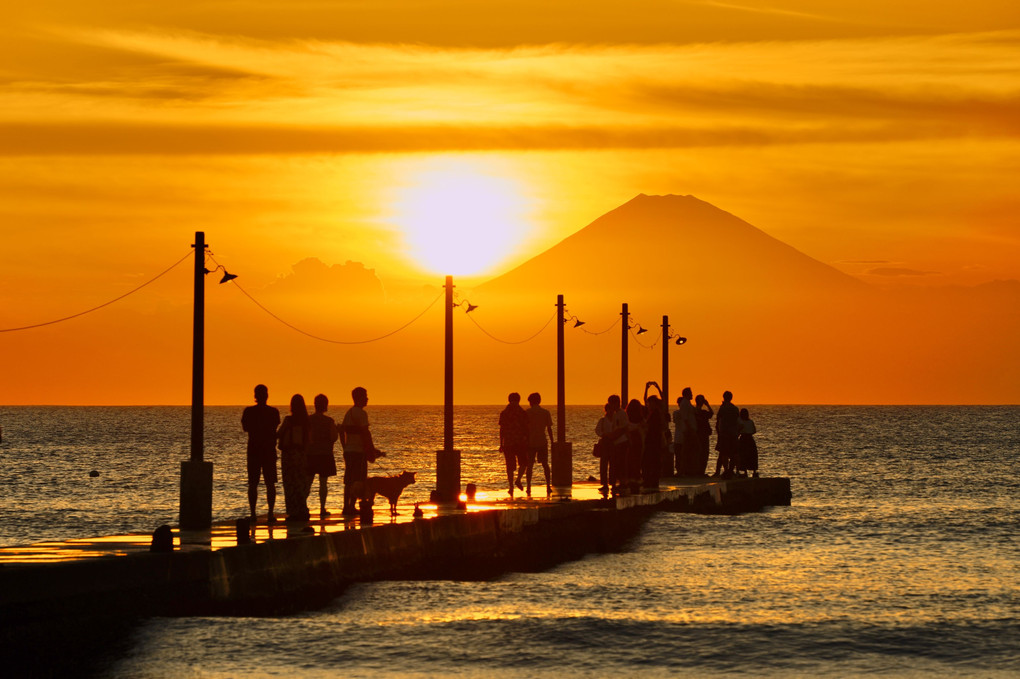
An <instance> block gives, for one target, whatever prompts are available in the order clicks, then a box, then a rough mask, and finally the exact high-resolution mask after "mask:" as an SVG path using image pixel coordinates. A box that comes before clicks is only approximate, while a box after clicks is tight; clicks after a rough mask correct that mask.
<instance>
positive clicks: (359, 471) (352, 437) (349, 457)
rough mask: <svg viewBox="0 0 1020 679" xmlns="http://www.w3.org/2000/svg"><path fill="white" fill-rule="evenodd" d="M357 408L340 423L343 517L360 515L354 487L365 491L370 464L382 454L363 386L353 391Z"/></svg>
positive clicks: (366, 393)
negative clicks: (369, 414)
mask: <svg viewBox="0 0 1020 679" xmlns="http://www.w3.org/2000/svg"><path fill="white" fill-rule="evenodd" d="M351 399H352V400H353V401H354V406H353V407H352V408H351V409H350V410H348V411H347V413H346V414H345V415H344V419H343V422H342V423H341V424H340V444H341V445H342V446H343V448H344V506H343V510H342V512H343V514H344V515H346V516H350V515H352V514H357V513H358V507H357V503H358V497H357V493H356V490H355V484H361V485H360V486H359V487H361V488H364V484H365V483H366V481H367V479H368V463H369V462H375V460H376V459H377V458H379V457H382V455H383V453H382V451H380V450H379V449H378V448H376V447H375V444H374V443H373V442H372V433H371V432H370V431H369V429H368V413H366V412H365V406H367V405H368V391H367V390H366V389H365V388H364V387H355V388H354V389H353V390H352V391H351Z"/></svg>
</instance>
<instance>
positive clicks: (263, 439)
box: [241, 384, 280, 523]
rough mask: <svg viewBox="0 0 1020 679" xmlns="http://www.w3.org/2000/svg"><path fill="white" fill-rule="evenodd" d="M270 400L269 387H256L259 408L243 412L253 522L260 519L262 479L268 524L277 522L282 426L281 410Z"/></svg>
mask: <svg viewBox="0 0 1020 679" xmlns="http://www.w3.org/2000/svg"><path fill="white" fill-rule="evenodd" d="M268 400H269V389H268V388H267V387H266V385H264V384H259V385H256V386H255V405H253V406H248V407H247V408H245V409H244V412H243V413H241V428H242V429H243V430H244V431H246V432H248V456H247V457H248V507H249V508H250V509H251V521H252V523H255V517H256V516H257V514H256V508H257V505H258V500H259V478H260V477H261V478H262V479H264V480H265V484H266V501H267V503H268V504H269V514H268V521H269V523H275V522H276V515H275V514H274V513H273V507H274V506H275V505H276V428H277V427H279V426H280V411H279V410H277V409H276V408H274V407H272V406H270V405H266V401H268Z"/></svg>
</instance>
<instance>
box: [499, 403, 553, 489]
mask: <svg viewBox="0 0 1020 679" xmlns="http://www.w3.org/2000/svg"><path fill="white" fill-rule="evenodd" d="M507 401H508V403H507V406H506V408H504V409H503V412H501V413H500V414H499V451H500V452H501V453H503V459H504V460H505V462H506V481H507V488H508V489H509V491H510V497H511V498H513V496H514V486H516V487H517V488H518V490H525V487H524V486H523V485H522V484H521V477H522V476H523V477H526V479H527V484H528V485H527V489H526V492H527V495H528V497H531V472H532V468H533V467H534V466H535V461H536V460H537V461H538V462H539V463H540V464H541V465H542V469H543V471H545V492H546V495H547V496H550V497H551V496H552V485H551V483H550V476H549V445H548V444H549V443H552V441H553V433H552V414H551V413H550V412H549V411H548V410H546V409H545V408H543V407H542V406H540V405H539V404H540V403H541V402H542V397H541V395H539V394H538V393H537V392H536V393H533V394H530V395H529V396H528V403H529V404H530V407H529V408H528V409H527V410H525V409H524V408H522V407H521V395H520V394H518V393H517V392H516V391H515V392H513V393H512V394H510V395H509V396H507ZM547 436H548V438H547ZM515 470H516V472H517V478H516V479H515V478H514V471H515Z"/></svg>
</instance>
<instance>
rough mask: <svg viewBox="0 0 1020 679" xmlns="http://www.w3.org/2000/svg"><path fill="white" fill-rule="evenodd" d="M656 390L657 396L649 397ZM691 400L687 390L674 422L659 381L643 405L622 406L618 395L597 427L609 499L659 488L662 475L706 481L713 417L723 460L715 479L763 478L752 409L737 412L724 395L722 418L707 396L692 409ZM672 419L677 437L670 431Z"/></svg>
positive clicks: (602, 476)
mask: <svg viewBox="0 0 1020 679" xmlns="http://www.w3.org/2000/svg"><path fill="white" fill-rule="evenodd" d="M652 389H654V390H655V391H656V392H658V393H657V394H656V393H649V392H650V391H651V390H652ZM692 397H693V392H692V391H691V388H690V387H685V388H684V390H683V391H682V393H681V396H680V398H678V399H677V410H675V411H674V412H673V413H672V418H670V417H669V414H668V406H667V405H666V404H665V403H664V401H663V399H662V390H661V389H660V388H659V385H658V384H657V383H656V382H648V383H646V384H645V393H644V403H642V402H641V401H639V400H637V399H632V400H631V401H630V402H629V403H628V404H627V405H626V407H623V404H622V403H621V400H620V397H619V396H618V395H616V394H613V395H611V396H610V397H609V398H608V399H607V401H606V404H605V406H604V415H603V416H602V418H601V419H599V421H598V424H597V425H596V426H595V433H596V434H597V435H598V437H599V438H598V442H597V443H596V444H595V451H594V453H595V456H596V457H598V458H599V482H600V484H601V487H600V490H601V491H602V492H603V493H604V494H609V493H610V492H611V493H613V494H619V493H621V492H624V491H627V490H629V491H631V492H636V491H638V490H639V489H640V488H657V487H658V485H659V478H660V476H672V475H674V474H675V475H676V476H678V477H700V476H706V475H707V474H706V468H707V465H708V460H709V456H710V439H711V433H712V425H711V419H712V417H713V416H714V417H715V418H716V423H715V431H716V445H715V449H716V451H717V452H718V455H717V457H716V466H715V473H714V474H712V476H714V477H722V478H731V477H733V476H748V474H752V475H753V476H755V477H757V476H758V446H757V443H756V442H755V440H754V434H755V433H756V428H755V425H754V421H753V420H752V419H751V418H750V415H749V413H748V411H747V409H746V408H743V409H738V408H737V406H735V405H734V404H733V394H732V393H730V392H729V391H726V392H724V393H723V401H722V403H721V404H720V405H719V409H718V413H716V412H714V411H713V410H712V407H711V406H710V405H709V404H708V399H706V398H705V397H704V396H703V395H701V394H698V395H697V397H693V398H694V403H693V404H692V403H691V399H692ZM670 419H672V422H673V424H674V427H675V436H674V435H671V432H670V429H669V421H670ZM671 439H672V443H671V442H670V440H671ZM670 449H672V452H671V450H670Z"/></svg>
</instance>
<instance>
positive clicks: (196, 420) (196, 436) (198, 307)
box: [180, 231, 213, 530]
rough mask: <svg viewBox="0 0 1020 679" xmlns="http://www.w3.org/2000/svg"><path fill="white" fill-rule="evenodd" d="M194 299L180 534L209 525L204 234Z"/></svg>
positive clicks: (198, 242) (198, 244)
mask: <svg viewBox="0 0 1020 679" xmlns="http://www.w3.org/2000/svg"><path fill="white" fill-rule="evenodd" d="M192 247H194V248H195V297H194V306H193V312H194V314H193V325H192V327H193V331H192V345H191V346H192V357H191V459H189V460H183V461H181V497H180V527H181V530H207V529H208V528H209V527H210V526H211V525H212V478H213V466H212V462H206V461H205V460H204V459H203V458H204V452H205V451H204V433H205V432H204V414H205V400H204V393H205V382H204V378H205V274H206V269H205V251H206V248H207V247H208V246H207V245H206V242H205V233H204V232H202V231H196V232H195V243H194V245H193V246H192Z"/></svg>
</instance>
